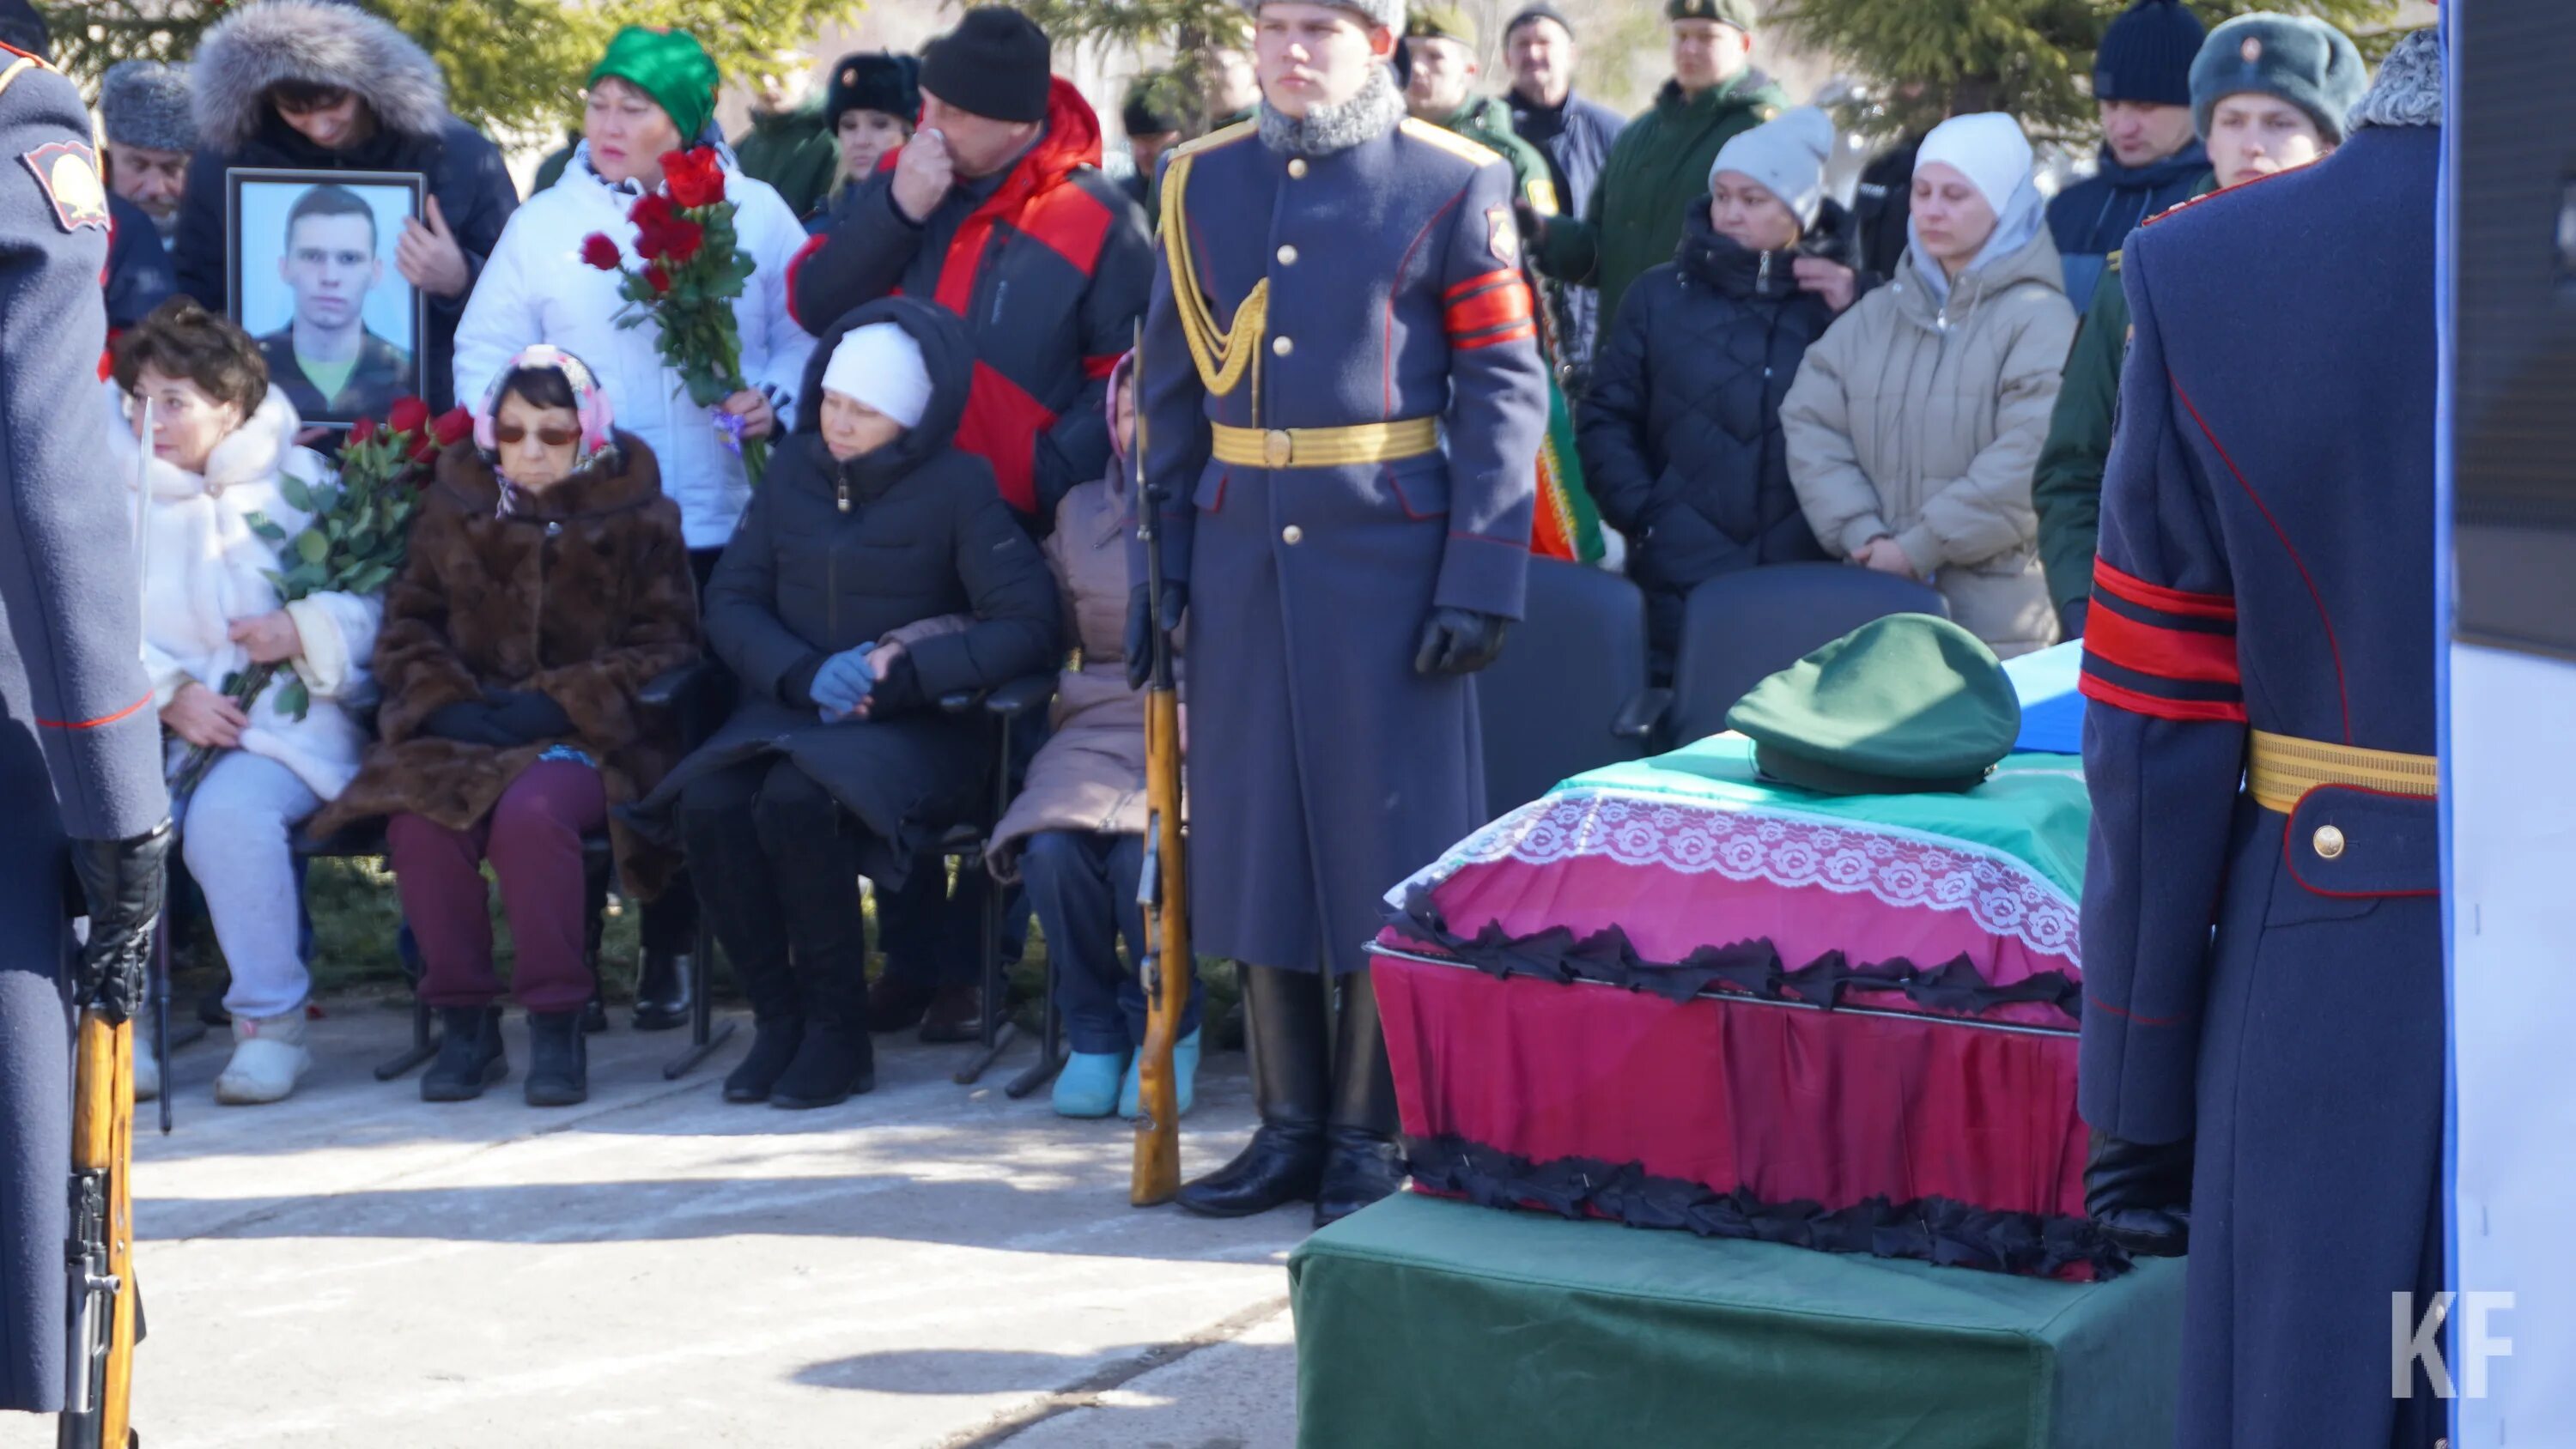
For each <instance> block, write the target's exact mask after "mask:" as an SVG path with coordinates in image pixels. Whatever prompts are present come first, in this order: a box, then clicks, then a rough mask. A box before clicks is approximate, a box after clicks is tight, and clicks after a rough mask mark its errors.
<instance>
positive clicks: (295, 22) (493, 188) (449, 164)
mask: <svg viewBox="0 0 2576 1449" xmlns="http://www.w3.org/2000/svg"><path fill="white" fill-rule="evenodd" d="M190 78H191V82H192V84H193V85H194V87H195V90H196V103H197V135H198V142H199V145H198V151H197V154H196V156H195V157H194V158H193V159H191V160H190V161H189V163H188V191H187V196H186V199H185V200H184V201H183V202H182V203H181V207H180V215H179V231H178V236H177V239H176V240H175V242H174V243H173V246H172V259H173V260H174V261H176V262H177V264H178V268H179V290H180V291H182V292H184V293H186V294H187V295H189V296H191V297H194V298H196V299H197V300H198V301H200V302H202V303H204V304H205V305H206V306H207V307H209V308H211V309H213V310H216V311H228V310H230V308H231V306H232V304H233V302H234V300H235V299H234V298H233V296H232V292H231V284H230V272H229V269H228V267H227V264H226V258H227V252H228V248H229V247H230V245H231V240H230V238H229V237H227V236H226V234H225V229H224V217H225V184H224V173H225V172H227V171H229V170H231V169H233V168H235V167H286V168H292V169H296V170H324V171H409V172H415V173H417V174H419V175H420V176H422V177H423V178H424V179H425V180H426V181H427V184H428V193H429V194H428V197H427V200H426V202H425V204H424V207H423V215H422V217H421V218H420V219H419V220H416V221H413V222H410V223H408V224H406V225H405V227H404V228H403V235H402V237H401V239H400V240H399V242H398V243H397V244H396V248H395V252H394V263H395V267H396V269H397V270H398V271H400V272H401V273H402V276H403V279H404V280H405V281H408V282H410V283H411V284H412V285H413V286H415V287H418V288H419V289H420V290H421V291H422V292H423V293H425V294H427V296H428V298H429V335H428V336H427V337H426V338H424V339H423V344H422V348H421V352H422V356H421V357H420V382H421V386H422V393H423V396H425V397H427V398H428V399H429V402H430V406H432V407H433V408H438V409H442V410H443V409H445V408H446V407H448V406H449V404H450V403H451V402H453V401H454V399H453V398H452V397H450V396H449V394H450V392H451V391H452V382H451V374H452V373H453V372H454V371H455V369H454V367H453V365H452V362H451V353H452V352H453V344H454V341H455V337H456V321H457V319H458V318H459V317H461V316H463V315H464V313H465V298H466V296H467V294H468V293H470V292H472V291H473V289H474V279H475V278H476V277H478V276H480V275H482V271H483V260H484V258H486V257H488V256H490V255H491V254H492V247H493V244H494V243H495V242H497V241H499V240H500V238H501V227H502V225H503V223H505V222H507V221H508V220H509V219H510V213H511V212H512V211H514V210H516V209H517V208H518V205H519V193H518V189H517V188H516V187H515V186H513V185H512V184H511V181H510V173H509V170H508V169H507V168H506V167H505V166H503V165H502V162H501V152H500V149H499V148H498V147H496V146H494V145H493V144H492V142H491V141H490V140H488V139H487V138H485V137H484V136H483V135H481V134H480V133H478V132H477V131H475V130H474V129H473V128H472V127H470V126H467V125H466V124H465V123H464V122H462V121H459V120H457V119H456V118H455V117H454V116H451V115H449V114H448V113H447V83H446V81H445V80H444V79H443V78H441V77H440V75H439V73H438V63H437V62H436V61H433V60H431V59H430V58H429V53H428V52H427V51H424V50H422V49H421V48H420V47H419V46H418V45H416V44H414V43H413V42H412V41H410V40H409V39H407V38H405V37H404V35H403V34H402V32H400V31H398V30H396V29H394V28H393V26H392V25H390V24H388V23H386V22H385V21H383V20H380V19H377V18H376V17H375V16H372V15H369V14H367V13H366V12H365V11H363V10H360V9H358V8H357V7H355V6H351V5H343V4H337V3H333V0H257V3H255V4H250V5H245V6H242V7H240V8H238V9H236V10H233V11H232V12H230V13H229V14H228V15H226V16H225V17H224V18H223V19H222V20H219V21H217V22H216V23H215V24H214V26H213V27H212V28H211V29H209V30H207V32H206V34H205V37H204V38H203V39H202V40H200V41H199V42H198V43H197V57H196V61H195V63H194V66H193V68H192V71H191V77H190Z"/></svg>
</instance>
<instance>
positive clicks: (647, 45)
mask: <svg viewBox="0 0 2576 1449" xmlns="http://www.w3.org/2000/svg"><path fill="white" fill-rule="evenodd" d="M609 76H615V77H616V78H617V79H619V80H622V81H625V82H626V83H627V84H629V85H632V86H634V87H635V88H636V89H638V90H641V91H642V92H644V94H646V95H648V96H651V97H652V98H653V100H654V102H655V104H657V105H659V106H661V108H662V110H663V111H664V113H666V114H667V115H669V116H670V118H671V124H672V125H674V126H677V127H679V128H680V144H681V145H682V146H684V147H685V146H690V145H694V144H696V142H697V139H698V133H699V132H701V131H704V130H705V129H706V128H707V122H708V121H709V120H710V119H711V118H713V117H714V115H715V113H716V88H717V87H718V86H719V85H721V84H723V81H724V78H723V77H722V76H721V75H719V74H718V73H717V72H716V63H715V61H714V59H713V58H712V57H710V56H709V55H708V54H707V48H706V47H705V46H703V45H700V44H698V38H697V37H696V36H694V35H691V34H689V33H687V32H686V31H680V30H654V29H650V28H648V27H645V26H642V25H629V26H627V27H626V28H625V29H623V30H621V31H619V32H617V38H616V39H614V40H612V41H610V42H608V54H607V55H605V56H602V57H601V58H600V62H599V64H598V65H596V66H593V67H591V71H590V82H589V83H590V84H592V85H597V84H599V82H600V81H601V80H602V79H604V78H606V77H609Z"/></svg>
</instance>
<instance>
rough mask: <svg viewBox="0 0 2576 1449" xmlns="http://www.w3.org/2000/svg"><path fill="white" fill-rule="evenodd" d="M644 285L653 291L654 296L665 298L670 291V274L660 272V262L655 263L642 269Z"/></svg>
mask: <svg viewBox="0 0 2576 1449" xmlns="http://www.w3.org/2000/svg"><path fill="white" fill-rule="evenodd" d="M644 285H646V286H648V287H651V288H652V289H653V295H654V296H656V297H661V296H666V295H668V294H669V293H670V290H671V274H670V273H669V272H666V271H664V270H662V264H661V263H660V262H655V263H654V264H653V265H651V266H649V267H646V268H645V269H644Z"/></svg>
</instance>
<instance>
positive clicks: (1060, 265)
mask: <svg viewBox="0 0 2576 1449" xmlns="http://www.w3.org/2000/svg"><path fill="white" fill-rule="evenodd" d="M1049 51H1050V47H1049V44H1048V41H1047V36H1046V32H1045V31H1043V30H1040V29H1039V28H1038V27H1037V25H1036V23H1035V22H1033V21H1031V20H1030V19H1029V18H1028V17H1027V16H1024V15H1022V14H1020V13H1019V12H1017V11H1014V10H1006V9H1002V8H1000V7H998V6H987V7H984V8H981V9H975V10H969V11H967V12H966V15H965V18H964V19H963V20H962V21H961V22H959V24H958V26H957V28H956V29H955V30H954V31H952V32H950V33H949V34H947V35H944V36H941V37H940V38H939V39H937V40H934V41H932V42H931V43H930V46H929V48H928V50H927V51H925V52H924V54H923V58H922V67H921V125H920V127H919V129H918V130H917V131H916V132H915V133H914V135H913V138H912V140H911V141H910V142H908V143H906V144H905V146H904V148H903V150H902V151H901V152H900V153H898V155H897V157H896V159H895V161H894V163H893V164H892V165H890V166H887V167H885V168H884V169H882V170H880V171H879V172H878V173H877V174H876V176H875V177H873V178H872V179H870V180H869V181H868V182H867V183H866V184H865V186H864V187H863V188H862V189H861V190H860V192H859V193H858V194H857V195H856V196H853V197H852V198H851V199H850V202H849V204H848V206H847V207H846V208H845V209H844V210H843V212H842V213H841V215H840V217H839V219H838V220H837V221H836V223H835V224H834V226H833V227H832V229H831V230H830V231H828V232H826V233H825V234H823V235H822V236H819V237H816V238H815V239H814V240H813V241H812V242H810V243H808V244H807V246H806V248H805V251H804V252H803V253H802V254H801V255H800V256H799V257H798V258H797V260H796V264H795V267H794V269H793V270H792V271H790V272H789V274H788V299H789V305H790V307H791V308H792V309H793V310H794V311H795V313H796V317H797V320H799V321H800V322H802V323H804V324H805V327H806V329H807V330H808V331H811V332H815V333H817V334H819V333H821V332H823V331H825V330H827V329H828V328H830V327H831V325H832V323H833V322H834V321H835V320H837V319H838V318H839V317H841V316H842V315H843V314H844V313H846V312H848V311H849V310H850V309H851V308H853V307H857V306H859V305H861V304H862V303H866V302H872V301H875V300H876V299H877V298H879V297H883V296H886V295H888V294H890V293H894V292H902V293H905V294H907V295H910V296H916V297H927V298H932V299H935V300H936V301H937V302H938V303H939V305H941V306H943V307H946V308H947V309H948V310H950V311H952V312H955V313H956V314H957V315H958V316H960V317H962V318H964V319H965V322H966V330H967V332H968V334H969V335H970V336H972V337H973V338H974V342H975V385H974V391H973V393H972V394H971V396H970V398H969V400H968V402H967V406H966V419H965V421H964V422H963V423H961V424H959V426H958V430H957V433H958V435H957V445H958V446H959V447H961V448H963V449H965V450H966V451H967V452H970V453H974V454H977V455H978V456H980V457H982V458H983V459H984V460H985V461H987V462H989V463H991V464H992V465H993V475H994V477H995V478H996V479H998V480H999V481H1000V483H1001V488H1002V496H1003V497H1004V498H1005V499H1006V500H1008V501H1009V503H1010V505H1011V506H1012V507H1013V508H1015V509H1018V510H1019V512H1020V514H1021V520H1022V522H1024V523H1026V524H1027V525H1028V527H1029V529H1030V531H1031V532H1033V533H1044V532H1045V531H1046V530H1047V529H1048V527H1049V526H1050V525H1051V524H1052V522H1053V520H1054V518H1055V505H1056V501H1057V500H1058V499H1060V498H1062V497H1063V496H1064V494H1065V492H1066V491H1067V490H1068V489H1070V488H1072V487H1073V486H1074V485H1075V484H1077V483H1082V482H1086V481H1089V480H1090V479H1094V478H1097V477H1099V476H1100V474H1101V470H1102V469H1104V468H1105V467H1107V466H1108V463H1109V426H1108V423H1107V421H1106V415H1105V414H1104V413H1103V412H1102V411H1101V406H1100V404H1101V400H1102V397H1103V396H1104V394H1105V392H1106V390H1107V388H1108V379H1109V369H1110V366H1111V364H1112V363H1114V362H1116V361H1117V359H1118V356H1119V354H1121V353H1123V352H1125V351H1126V350H1127V347H1128V344H1129V342H1130V341H1131V340H1132V337H1133V331H1134V327H1135V323H1136V319H1137V318H1138V317H1140V316H1142V315H1144V311H1145V299H1146V294H1147V292H1148V291H1149V290H1150V288H1151V287H1152V285H1153V279H1154V259H1153V251H1152V245H1151V242H1150V241H1149V239H1148V237H1147V234H1146V228H1145V221H1144V217H1143V216H1142V214H1140V213H1139V212H1138V211H1137V210H1136V207H1135V205H1134V203H1132V202H1131V201H1129V200H1128V198H1127V196H1126V195H1125V194H1124V193H1123V192H1121V191H1120V190H1119V187H1118V183H1117V182H1115V181H1112V180H1110V179H1109V178H1108V177H1107V176H1105V175H1103V174H1102V173H1101V171H1100V169H1099V168H1100V154H1101V153H1100V120H1099V117H1098V116H1096V115H1094V114H1093V113H1092V109H1091V107H1090V105H1089V104H1088V103H1086V102H1085V101H1084V100H1083V99H1082V96H1081V94H1080V93H1079V92H1077V91H1076V90H1075V89H1074V88H1073V86H1072V85H1071V84H1070V83H1069V82H1066V81H1063V80H1059V79H1056V78H1055V77H1054V76H1052V75H1051V74H1050V73H1049V64H1050V54H1049Z"/></svg>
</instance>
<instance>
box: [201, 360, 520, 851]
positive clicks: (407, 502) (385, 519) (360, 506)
mask: <svg viewBox="0 0 2576 1449" xmlns="http://www.w3.org/2000/svg"><path fill="white" fill-rule="evenodd" d="M473 431H474V419H473V418H472V416H470V415H469V414H468V413H467V412H466V411H465V409H463V408H457V409H455V410H454V411H452V412H449V413H448V414H446V415H445V416H444V417H438V418H432V417H431V416H430V415H429V404H427V403H425V402H422V401H421V400H420V399H419V398H416V397H407V398H404V399H403V400H402V401H400V402H397V403H395V404H394V405H393V407H392V408H391V409H389V410H388V411H387V412H386V414H385V421H384V423H383V424H382V425H379V424H378V423H377V422H376V420H375V419H373V418H360V419H358V422H357V425H356V426H355V427H352V428H350V429H349V438H348V441H347V442H346V443H345V444H343V445H342V447H341V449H340V473H339V478H338V481H337V482H336V483H335V484H330V485H325V486H322V487H307V486H306V485H305V484H304V483H303V481H302V480H300V479H298V478H296V477H295V476H294V475H293V474H281V475H280V476H279V478H278V480H277V491H278V492H279V493H280V494H281V495H283V496H284V497H285V499H286V501H287V502H288V503H289V504H291V505H293V506H294V507H295V508H297V509H298V510H300V511H302V512H303V513H304V514H305V515H306V516H307V518H308V519H309V520H310V521H308V522H307V523H306V524H305V525H304V530H303V531H302V532H301V533H297V534H295V535H293V536H292V537H290V536H289V535H288V534H287V532H286V529H285V527H284V526H283V525H281V524H279V523H278V522H277V521H276V520H274V519H271V518H265V517H262V516H261V515H259V514H256V513H254V514H252V515H250V517H249V519H248V522H249V524H250V531H251V532H252V533H255V534H257V535H259V537H261V538H262V539H265V540H266V541H268V542H269V543H271V544H273V545H277V546H278V561H279V562H281V563H283V564H285V565H286V568H285V570H284V571H283V572H279V571H276V570H271V571H270V573H269V575H268V581H269V582H270V583H272V584H275V585H276V586H277V602H278V604H279V606H280V607H283V606H285V605H287V604H291V603H294V602H295V601H296V600H298V599H301V598H304V597H307V596H308V595H312V594H322V593H339V594H373V593H378V592H381V591H382V590H383V589H384V587H385V585H387V584H389V583H392V582H393V578H394V575H395V574H397V573H399V572H401V571H402V566H403V555H404V553H405V551H406V549H407V547H408V545H409V543H410V541H411V520H412V515H413V514H414V513H417V512H418V511H419V510H420V485H421V484H423V483H425V482H427V481H428V478H429V469H430V465H431V463H432V462H434V461H435V460H436V459H437V457H438V453H439V450H440V449H441V448H444V447H446V446H448V445H449V444H451V443H455V442H457V441H459V440H461V439H463V438H465V437H468V436H470V435H471V434H472V433H473ZM272 684H274V685H276V686H277V707H278V708H279V709H280V710H282V711H284V712H286V713H288V714H291V715H293V716H295V717H296V718H297V719H302V718H304V716H305V713H306V711H308V710H310V709H311V708H312V707H313V696H312V693H311V691H310V690H308V689H307V688H306V687H305V684H304V681H303V680H301V679H299V678H297V677H296V674H295V666H294V665H293V664H291V663H289V664H254V665H252V666H251V667H250V668H248V669H245V670H243V671H241V672H240V673H238V674H235V675H233V676H231V677H230V678H228V679H226V680H225V681H224V690H223V692H224V696H225V698H227V699H230V700H231V701H232V702H233V706H234V707H235V708H237V709H239V710H242V711H243V712H244V713H248V712H249V710H250V707H251V703H252V701H254V700H257V699H258V698H259V697H260V696H261V695H262V694H264V693H266V692H267V691H268V688H269V686H270V685H272ZM219 753H221V751H218V750H214V749H210V748H207V747H205V746H202V745H200V746H198V747H197V748H195V749H193V750H190V751H189V752H188V753H187V756H186V757H185V758H184V759H182V760H181V761H180V762H179V767H178V769H177V770H175V771H173V772H172V774H171V776H170V793H171V795H172V797H173V798H175V799H181V800H184V799H186V798H187V797H188V795H189V794H190V793H191V792H193V791H194V790H195V789H196V788H197V782H198V781H200V780H203V779H204V778H205V776H206V771H207V770H208V769H210V768H211V767H212V766H213V765H214V763H215V756H216V755H217V754H219Z"/></svg>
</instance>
